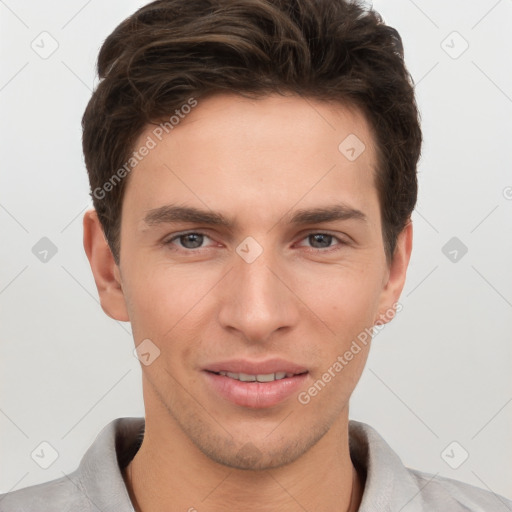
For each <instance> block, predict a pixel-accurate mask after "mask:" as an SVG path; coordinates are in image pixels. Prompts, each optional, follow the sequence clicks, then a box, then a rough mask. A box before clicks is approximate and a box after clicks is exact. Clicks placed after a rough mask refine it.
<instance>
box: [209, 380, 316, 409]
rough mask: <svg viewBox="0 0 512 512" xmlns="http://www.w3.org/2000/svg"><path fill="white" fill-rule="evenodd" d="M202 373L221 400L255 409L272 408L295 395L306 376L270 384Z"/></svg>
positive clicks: (275, 381)
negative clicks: (224, 399)
mask: <svg viewBox="0 0 512 512" xmlns="http://www.w3.org/2000/svg"><path fill="white" fill-rule="evenodd" d="M203 373H204V374H205V375H206V378H207V380H208V382H209V384H210V386H211V387H212V388H213V389H214V390H215V391H216V392H217V393H218V394H219V395H221V396H222V397H223V398H226V399H227V400H229V401H230V402H232V403H234V404H236V405H241V406H243V407H252V408H255V409H263V408H264V407H272V406H273V405H277V404H279V403H280V402H282V401H283V400H285V399H286V398H288V397H289V396H290V395H292V394H294V393H297V392H298V390H299V389H300V387H301V386H302V385H303V384H304V381H305V380H306V379H307V376H308V374H307V373H302V374H300V375H295V376H294V377H285V378H284V379H279V380H274V381H272V382H242V381H239V380H236V379H232V378H231V377H227V376H225V375H218V374H216V373H212V372H208V371H204V372H203Z"/></svg>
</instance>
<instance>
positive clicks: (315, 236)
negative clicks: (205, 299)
mask: <svg viewBox="0 0 512 512" xmlns="http://www.w3.org/2000/svg"><path fill="white" fill-rule="evenodd" d="M206 239H209V240H211V238H210V237H209V236H208V235H207V234H206V233H202V232H200V231H189V232H188V233H179V234H177V235H174V236H172V237H171V238H168V239H167V240H165V241H164V242H163V245H169V246H170V245H178V247H177V250H182V251H184V252H194V250H195V249H206V248H208V246H204V245H203V243H204V242H205V240H206ZM305 240H308V241H309V243H310V244H311V246H309V249H310V251H313V252H329V251H331V250H337V249H339V248H341V247H342V246H344V245H346V242H345V241H344V240H342V239H340V238H338V237H337V236H334V235H331V234H329V233H322V232H318V231H317V232H312V233H309V234H307V235H305V236H304V237H303V238H302V239H301V242H302V241H305ZM175 241H179V244H175V243H174V242H175ZM334 241H336V242H338V243H336V244H333V242H334ZM299 247H307V246H304V245H299Z"/></svg>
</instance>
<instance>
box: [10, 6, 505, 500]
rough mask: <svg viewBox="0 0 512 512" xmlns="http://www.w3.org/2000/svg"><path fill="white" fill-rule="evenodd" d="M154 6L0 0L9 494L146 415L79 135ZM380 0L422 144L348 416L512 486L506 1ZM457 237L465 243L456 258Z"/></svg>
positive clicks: (437, 468)
mask: <svg viewBox="0 0 512 512" xmlns="http://www.w3.org/2000/svg"><path fill="white" fill-rule="evenodd" d="M140 5H142V4H141V3H139V2H134V1H124V0H123V1H120V0H116V1H110V2H100V1H99V0H90V1H89V2H84V1H83V0H73V1H67V2H56V1H46V2H38V1H36V0H30V1H28V0H27V1H25V2H15V1H14V0H5V1H3V0H2V1H0V52H1V55H0V58H1V69H0V109H1V117H0V123H1V131H0V144H1V146H0V173H1V180H2V181H1V198H0V221H1V226H2V239H3V242H2V244H0V257H1V274H0V308H1V310H0V311H1V318H0V320H1V324H0V325H1V331H0V335H1V340H0V341H1V344H0V381H1V382H0V385H1V395H0V431H1V435H0V460H1V464H0V472H1V473H0V491H1V492H7V491H9V490H11V489H18V488H22V487H26V486H28V485H31V484H35V483H39V482H43V481H47V480H50V479H53V478H57V477H60V476H62V475H63V473H66V474H67V473H69V472H71V471H72V470H74V469H75V468H76V466H77V465H78V463H79V461H80V458H81V457H82V455H83V454H84V452H85V451H86V449H87V448H88V447H89V446H90V444H91V443H92V441H93V440H94V438H95V437H96V435H97V434H98V432H99V431H100V430H101V428H102V427H103V426H105V425H106V424H107V423H108V422H109V421H110V420H112V419H114V418H117V417H120V416H143V403H142V394H141V370H140V367H139V362H138V361H137V360H136V359H135V358H134V356H133V354H132V350H133V340H132V337H131V331H130V326H129V324H127V323H119V322H115V321H113V320H111V319H109V318H108V317H107V316H106V315H105V314H104V313H103V311H102V310H101V308H100V306H99V303H98V299H97V292H96V288H95V285H94V281H93V277H92V274H91V271H90V267H89V264H88V261H87V258H86V256H85V253H84V251H83V247H82V224H81V220H82V216H83V213H84V211H85V210H86V209H87V208H88V207H89V206H90V204H91V203H90V199H89V196H88V187H89V185H88V180H87V174H86V171H85V167H84V164H83V159H82V153H81V127H80V120H81V116H82V113H83V110H84V108H85V105H86V103H87V101H88V100H89V98H90V95H91V90H92V89H93V87H94V86H95V84H96V79H95V76H94V64H95V59H96V56H97V52H98V50H99V47H100V45H101V43H102V41H103V40H104V39H105V37H106V36H107V35H108V34H109V33H110V32H111V31H112V30H113V29H114V27H115V26H116V25H117V24H118V23H119V22H120V21H122V20H123V19H124V18H125V17H126V16H128V15H129V14H131V13H132V12H133V11H134V10H135V9H136V8H137V7H139V6H140ZM374 7H375V8H376V9H377V10H378V11H380V12H381V14H382V15H383V17H384V19H385V21H386V22H387V23H388V24H390V25H391V26H394V27H395V28H397V29H398V31H399V32H400V34H401V35H402V38H403V42H404V47H405V53H406V62H407V64H408V67H409V70H410V72H411V74H412V76H413V78H414V80H415V82H416V92H417V98H418V102H419V106H420V110H421V114H422V126H423V131H424V138H425V143H424V148H423V156H422V159H421V163H420V167H419V182H420V193H419V201H418V208H417V210H416V212H415V214H414V216H413V221H414V229H415V244H414V250H413V256H412V261H411V265H410V269H409V272H408V277H407V284H406V287H405V290H404V293H403V296H402V304H403V311H402V312H401V313H399V315H398V316H397V317H396V319H395V320H394V321H393V322H392V323H391V324H390V325H388V326H387V327H386V328H385V329H384V330H383V331H382V332H381V333H380V334H378V336H377V337H376V338H375V340H374V343H373V347H372V352H371V355H370V359H369V361H368V364H367V367H366V369H365V372H364V374H363V376H362V378H361V381H360V383H359V385H358V387H357V389H356V392H355V394H354V396H353V400H352V402H351V418H353V419H357V420H360V421H364V422H367V423H369V424H371V425H372V426H374V427H375V428H376V429H377V430H378V431H379V432H380V433H381V434H382V435H383V437H384V438H385V439H386V440H387V441H388V443H389V444H390V445H391V446H392V447H393V448H394V449H395V450H396V451H397V452H398V453H399V455H400V456H401V458H402V460H403V461H404V463H405V464H406V465H408V466H411V467H414V468H417V469H421V470H424V471H428V472H431V473H434V474H439V475H445V476H448V477H451V478H456V479H459V480H463V481H466V482H469V483H471V484H473V485H477V486H479V487H483V488H487V489H491V490H493V491H494V492H496V493H498V494H502V495H505V496H507V497H508V498H512V462H511V461H512V435H511V432H512V372H511V362H512V344H511V334H510V332H511V328H512V265H511V262H512V236H511V235H512V230H511V228H512V200H511V198H512V188H510V187H512V172H511V162H512V70H511V64H510V55H512V37H511V33H510V32H511V31H510V27H512V1H511V0H501V1H496V0H482V1H478V2H467V1H466V2H463V1H462V0H460V1H455V0H452V1H444V0H435V1H432V0H430V1H428V2H427V1H426V0H417V1H416V2H413V1H412V0H410V1H407V0H379V1H378V2H375V3H374ZM43 31H46V32H48V33H49V34H51V38H53V39H55V40H56V41H57V42H58V48H57V50H56V51H55V52H54V53H53V54H52V55H51V56H49V57H48V58H47V59H43V58H41V57H40V56H39V55H38V54H37V53H36V52H35V51H34V50H33V49H32V47H31V43H32V41H35V43H34V44H40V45H41V43H40V41H41V37H46V38H47V39H46V44H45V48H47V49H48V48H50V47H51V46H50V44H51V40H50V39H48V37H49V36H40V34H41V32H43ZM454 31H456V32H457V33H458V35H457V34H453V32H454ZM38 41H39V43H38ZM443 41H444V42H443ZM464 41H467V44H469V47H468V49H467V50H466V51H465V52H464V53H462V54H461V55H460V56H458V57H457V58H453V57H455V56H457V55H458V53H460V51H461V50H462V49H463V48H464V45H465V42H464ZM450 54H451V55H450ZM507 187H509V188H507ZM42 237H48V238H49V239H50V240H51V241H52V242H53V243H54V244H55V246H56V247H57V250H58V252H57V253H56V254H55V256H53V257H52V258H51V259H50V260H49V261H48V262H47V263H43V262H41V261H40V260H39V259H38V258H36V256H35V255H34V254H33V253H32V247H33V246H34V245H35V244H36V243H37V242H38V241H39V240H40V239H41V238H42ZM452 237H457V238H458V239H459V240H460V241H461V242H462V243H463V244H464V245H465V246H466V247H467V249H468V252H467V254H465V255H464V256H462V257H461V256H460V254H461V253H460V251H459V253H458V255H459V256H458V261H456V262H453V261H450V259H449V258H448V257H446V256H445V254H443V252H442V248H443V246H444V245H445V244H446V243H447V242H448V241H449V240H450V239H451V238H452ZM42 441H47V442H49V443H50V444H51V445H52V446H53V447H55V449H56V450H57V452H58V453H59V457H58V458H57V460H56V461H55V462H54V463H53V464H52V465H51V466H50V467H49V468H48V469H46V470H45V469H41V468H40V467H39V466H38V465H37V464H36V463H35V462H34V461H33V460H32V458H31V456H30V454H31V453H32V452H33V450H34V449H35V448H36V447H38V446H39V444H40V443H41V442H42ZM453 441H456V442H457V443H458V445H457V446H456V448H455V450H454V451H453V452H451V451H450V450H449V453H450V455H452V457H451V458H452V461H453V460H455V461H457V459H458V458H460V457H461V454H463V452H462V450H466V451H467V452H468V453H469V458H468V459H467V460H466V461H465V462H464V463H463V464H462V465H461V466H460V467H459V468H458V469H452V468H451V467H449V466H448V465H447V463H446V462H445V460H443V458H442V457H441V453H442V452H443V450H444V449H445V448H446V447H447V446H448V445H449V444H450V443H452V442H453ZM459 445H460V447H459ZM452 463H453V462H452ZM501 509H503V510H506V509H505V507H504V505H503V504H501V503H500V502H499V501H497V505H496V510H501Z"/></svg>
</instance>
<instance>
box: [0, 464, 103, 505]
mask: <svg viewBox="0 0 512 512" xmlns="http://www.w3.org/2000/svg"><path fill="white" fill-rule="evenodd" d="M92 509H93V507H92V506H91V503H90V501H89V499H88V498H87V494H86V493H85V490H84V489H83V487H82V485H81V483H80V481H79V480H78V479H77V478H76V477H75V473H71V474H70V475H68V476H63V477H61V478H57V479H55V480H50V481H49V482H44V483H41V484H37V485H32V486H29V487H25V488H23V489H18V490H17V491H11V492H8V493H5V494H0V512H36V511H37V512H57V511H58V512H63V511H66V512H67V511H69V512H71V511H72V510H75V511H76V510H80V511H83V512H86V511H89V510H92Z"/></svg>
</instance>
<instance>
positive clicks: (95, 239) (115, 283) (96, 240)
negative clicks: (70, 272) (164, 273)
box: [83, 209, 130, 322]
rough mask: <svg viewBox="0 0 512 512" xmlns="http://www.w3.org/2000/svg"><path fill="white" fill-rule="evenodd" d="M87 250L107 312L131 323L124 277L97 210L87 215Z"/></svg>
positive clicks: (85, 217)
mask: <svg viewBox="0 0 512 512" xmlns="http://www.w3.org/2000/svg"><path fill="white" fill-rule="evenodd" d="M83 228H84V238H83V243H84V249H85V253H86V254H87V258H88V260H89V264H90V265H91V270H92V273H93V276H94V281H95V283H96V288H97V289H98V295H99V298H100V304H101V308H102V309H103V311H104V312H105V313H106V314H107V315H108V316H109V317H110V318H113V319H114V320H119V321H121V322H129V321H130V318H129V316H128V311H127V308H126V302H125V298H124V294H123V289H122V285H121V274H120V271H119V268H118V266H117V265H116V263H115V261H114V256H113V255H112V251H111V250H110V247H109V246H108V243H107V241H106V240H105V235H104V233H103V228H102V227H101V223H100V221H99V219H98V215H97V213H96V210H94V209H92V210H88V211H87V212H85V215H84V219H83Z"/></svg>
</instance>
